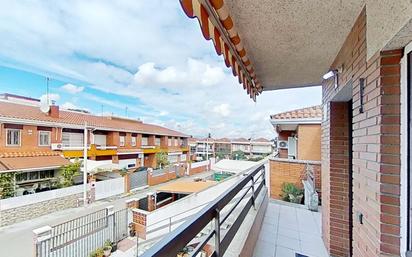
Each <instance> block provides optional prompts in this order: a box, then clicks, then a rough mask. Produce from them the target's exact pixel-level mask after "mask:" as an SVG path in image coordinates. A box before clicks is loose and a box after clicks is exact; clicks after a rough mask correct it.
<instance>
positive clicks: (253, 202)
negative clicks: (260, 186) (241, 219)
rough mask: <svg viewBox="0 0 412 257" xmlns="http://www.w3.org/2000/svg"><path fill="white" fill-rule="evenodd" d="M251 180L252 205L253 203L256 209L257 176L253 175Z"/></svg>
mask: <svg viewBox="0 0 412 257" xmlns="http://www.w3.org/2000/svg"><path fill="white" fill-rule="evenodd" d="M250 180H251V181H252V205H253V209H255V210H256V206H255V178H254V177H253V176H252V177H251V178H250Z"/></svg>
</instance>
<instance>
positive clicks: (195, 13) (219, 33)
mask: <svg viewBox="0 0 412 257" xmlns="http://www.w3.org/2000/svg"><path fill="white" fill-rule="evenodd" d="M180 3H181V5H182V8H183V10H184V12H185V13H186V15H187V16H188V17H190V18H197V20H198V21H199V24H200V27H201V30H202V33H203V36H204V37H205V38H206V39H207V40H212V41H213V44H214V46H215V49H216V52H217V54H218V55H222V54H223V56H224V59H225V64H226V66H227V67H231V68H232V73H233V75H234V76H237V77H238V79H239V83H241V84H243V88H244V89H245V90H246V91H247V93H248V95H249V96H250V98H252V99H253V100H254V101H256V96H257V95H258V94H260V93H261V92H262V90H263V88H262V86H261V84H260V82H259V81H258V79H257V78H256V74H255V71H254V69H253V66H252V63H251V61H250V59H249V58H248V56H247V52H246V50H245V48H244V47H243V43H242V40H241V38H240V36H239V34H238V32H237V30H236V27H235V25H234V23H233V20H232V18H231V17H230V15H229V11H228V8H227V6H225V4H224V2H223V0H180Z"/></svg>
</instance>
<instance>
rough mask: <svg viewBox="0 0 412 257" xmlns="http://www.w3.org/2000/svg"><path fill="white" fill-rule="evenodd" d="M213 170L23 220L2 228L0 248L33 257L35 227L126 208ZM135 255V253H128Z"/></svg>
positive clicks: (18, 256)
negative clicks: (127, 203) (136, 200)
mask: <svg viewBox="0 0 412 257" xmlns="http://www.w3.org/2000/svg"><path fill="white" fill-rule="evenodd" d="M211 174H212V172H204V173H200V174H196V175H193V176H189V177H182V178H178V179H175V180H171V181H168V182H166V183H163V184H159V185H156V186H151V187H148V188H146V189H142V190H140V191H137V192H135V193H134V194H132V195H128V196H124V197H120V198H119V197H111V198H107V199H103V200H99V201H96V202H94V203H92V204H90V205H88V206H86V207H79V208H71V209H66V210H63V211H59V212H55V213H51V214H48V215H44V216H41V217H38V218H35V219H32V220H27V221H23V222H20V223H16V224H13V225H10V226H6V227H1V228H0V249H3V250H6V249H7V257H31V256H33V232H32V231H33V229H36V228H39V227H42V226H46V225H49V226H50V225H51V226H53V225H56V224H59V223H62V222H65V221H68V220H71V219H75V218H77V217H80V216H83V215H86V214H88V213H92V212H95V211H97V210H101V209H103V208H106V207H107V206H110V205H113V206H114V209H115V210H119V209H122V208H125V201H126V200H128V199H131V198H142V197H145V196H146V195H147V193H149V192H153V191H155V190H156V188H158V187H160V186H162V185H166V184H168V183H172V182H175V181H185V180H192V179H193V178H195V177H200V178H204V177H207V176H210V175H211ZM128 256H133V255H128Z"/></svg>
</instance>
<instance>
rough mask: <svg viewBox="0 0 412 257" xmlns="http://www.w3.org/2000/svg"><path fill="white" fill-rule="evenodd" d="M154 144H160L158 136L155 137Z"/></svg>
mask: <svg viewBox="0 0 412 257" xmlns="http://www.w3.org/2000/svg"><path fill="white" fill-rule="evenodd" d="M155 145H157V146H160V137H156V139H155Z"/></svg>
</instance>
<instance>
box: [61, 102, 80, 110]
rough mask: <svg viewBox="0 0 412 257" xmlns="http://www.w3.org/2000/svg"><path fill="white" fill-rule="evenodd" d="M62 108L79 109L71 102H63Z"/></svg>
mask: <svg viewBox="0 0 412 257" xmlns="http://www.w3.org/2000/svg"><path fill="white" fill-rule="evenodd" d="M61 107H62V109H66V110H68V109H80V108H79V107H78V106H77V105H75V104H73V103H71V102H65V103H64V104H62V106H61Z"/></svg>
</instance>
